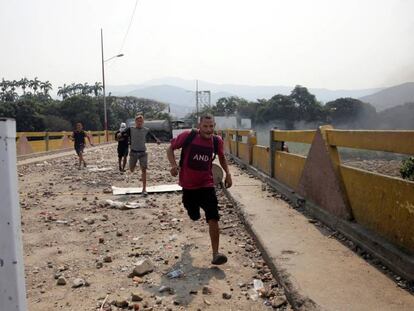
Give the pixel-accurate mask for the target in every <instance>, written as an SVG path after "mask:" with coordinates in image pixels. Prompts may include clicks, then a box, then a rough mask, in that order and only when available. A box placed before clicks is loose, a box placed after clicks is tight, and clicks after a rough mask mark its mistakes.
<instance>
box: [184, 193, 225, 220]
mask: <svg viewBox="0 0 414 311" xmlns="http://www.w3.org/2000/svg"><path fill="white" fill-rule="evenodd" d="M183 204H184V207H185V209H186V210H187V213H188V216H190V218H191V219H192V220H198V219H200V217H201V215H200V207H201V208H202V209H203V210H204V213H205V215H206V221H207V222H208V221H209V220H210V219H216V220H220V215H219V212H218V201H217V196H216V190H215V189H214V188H199V189H183Z"/></svg>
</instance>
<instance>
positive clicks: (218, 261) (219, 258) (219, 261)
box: [211, 253, 227, 265]
mask: <svg viewBox="0 0 414 311" xmlns="http://www.w3.org/2000/svg"><path fill="white" fill-rule="evenodd" d="M226 262H227V257H226V256H225V255H223V254H220V253H217V254H216V255H214V258H213V260H212V261H211V263H212V264H213V265H223V264H225V263H226Z"/></svg>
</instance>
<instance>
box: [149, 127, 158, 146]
mask: <svg viewBox="0 0 414 311" xmlns="http://www.w3.org/2000/svg"><path fill="white" fill-rule="evenodd" d="M148 134H149V135H151V136H152V138H154V140H155V142H156V143H157V144H158V145H159V144H160V143H161V140H159V139H158V137H157V136H155V135H154V133H152V132H151V130H148Z"/></svg>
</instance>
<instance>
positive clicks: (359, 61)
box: [0, 0, 414, 89]
mask: <svg viewBox="0 0 414 311" xmlns="http://www.w3.org/2000/svg"><path fill="white" fill-rule="evenodd" d="M134 6H135V0H118V1H115V0H71V1H69V0H36V1H34V0H0V40H1V41H0V42H1V44H0V78H1V77H4V78H6V79H9V80H10V79H20V78H21V77H23V76H26V77H28V78H34V77H35V76H37V77H39V79H41V80H50V81H51V82H52V83H53V85H54V87H57V86H58V85H61V84H63V83H64V82H66V83H71V82H89V83H93V82H94V81H101V67H100V65H101V64H100V61H101V54H100V53H101V51H100V28H101V27H102V28H103V29H104V48H105V58H109V57H111V56H113V55H115V54H118V53H119V52H122V53H125V56H124V57H122V58H118V59H115V60H112V61H109V62H108V63H106V64H107V65H106V82H107V84H111V85H114V84H117V85H119V84H133V83H140V82H144V81H146V80H149V79H153V78H160V77H164V76H177V77H181V78H186V79H195V78H198V79H201V80H207V81H210V82H217V83H242V84H251V85H261V84H266V85H295V84H302V85H304V86H307V87H326V88H331V89H339V88H368V87H379V86H389V85H393V84H398V83H401V82H406V81H414V17H413V12H414V1H412V0H346V1H345V0H312V1H311V0H289V1H288V0H283V1H282V0H249V1H247V0H208V1H201V0H138V5H137V10H136V14H135V17H134V20H133V23H132V26H131V29H130V31H129V34H128V36H127V38H126V41H125V45H124V48H123V50H122V51H120V49H121V45H122V42H123V39H124V36H125V33H126V30H127V28H128V24H129V21H130V18H131V14H132V11H133V8H134Z"/></svg>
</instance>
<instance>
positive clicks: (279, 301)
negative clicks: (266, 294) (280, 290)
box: [272, 296, 287, 308]
mask: <svg viewBox="0 0 414 311" xmlns="http://www.w3.org/2000/svg"><path fill="white" fill-rule="evenodd" d="M286 303H287V301H286V298H285V297H283V296H278V297H275V298H274V299H273V300H272V307H273V308H280V307H281V306H283V305H285V304H286Z"/></svg>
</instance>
